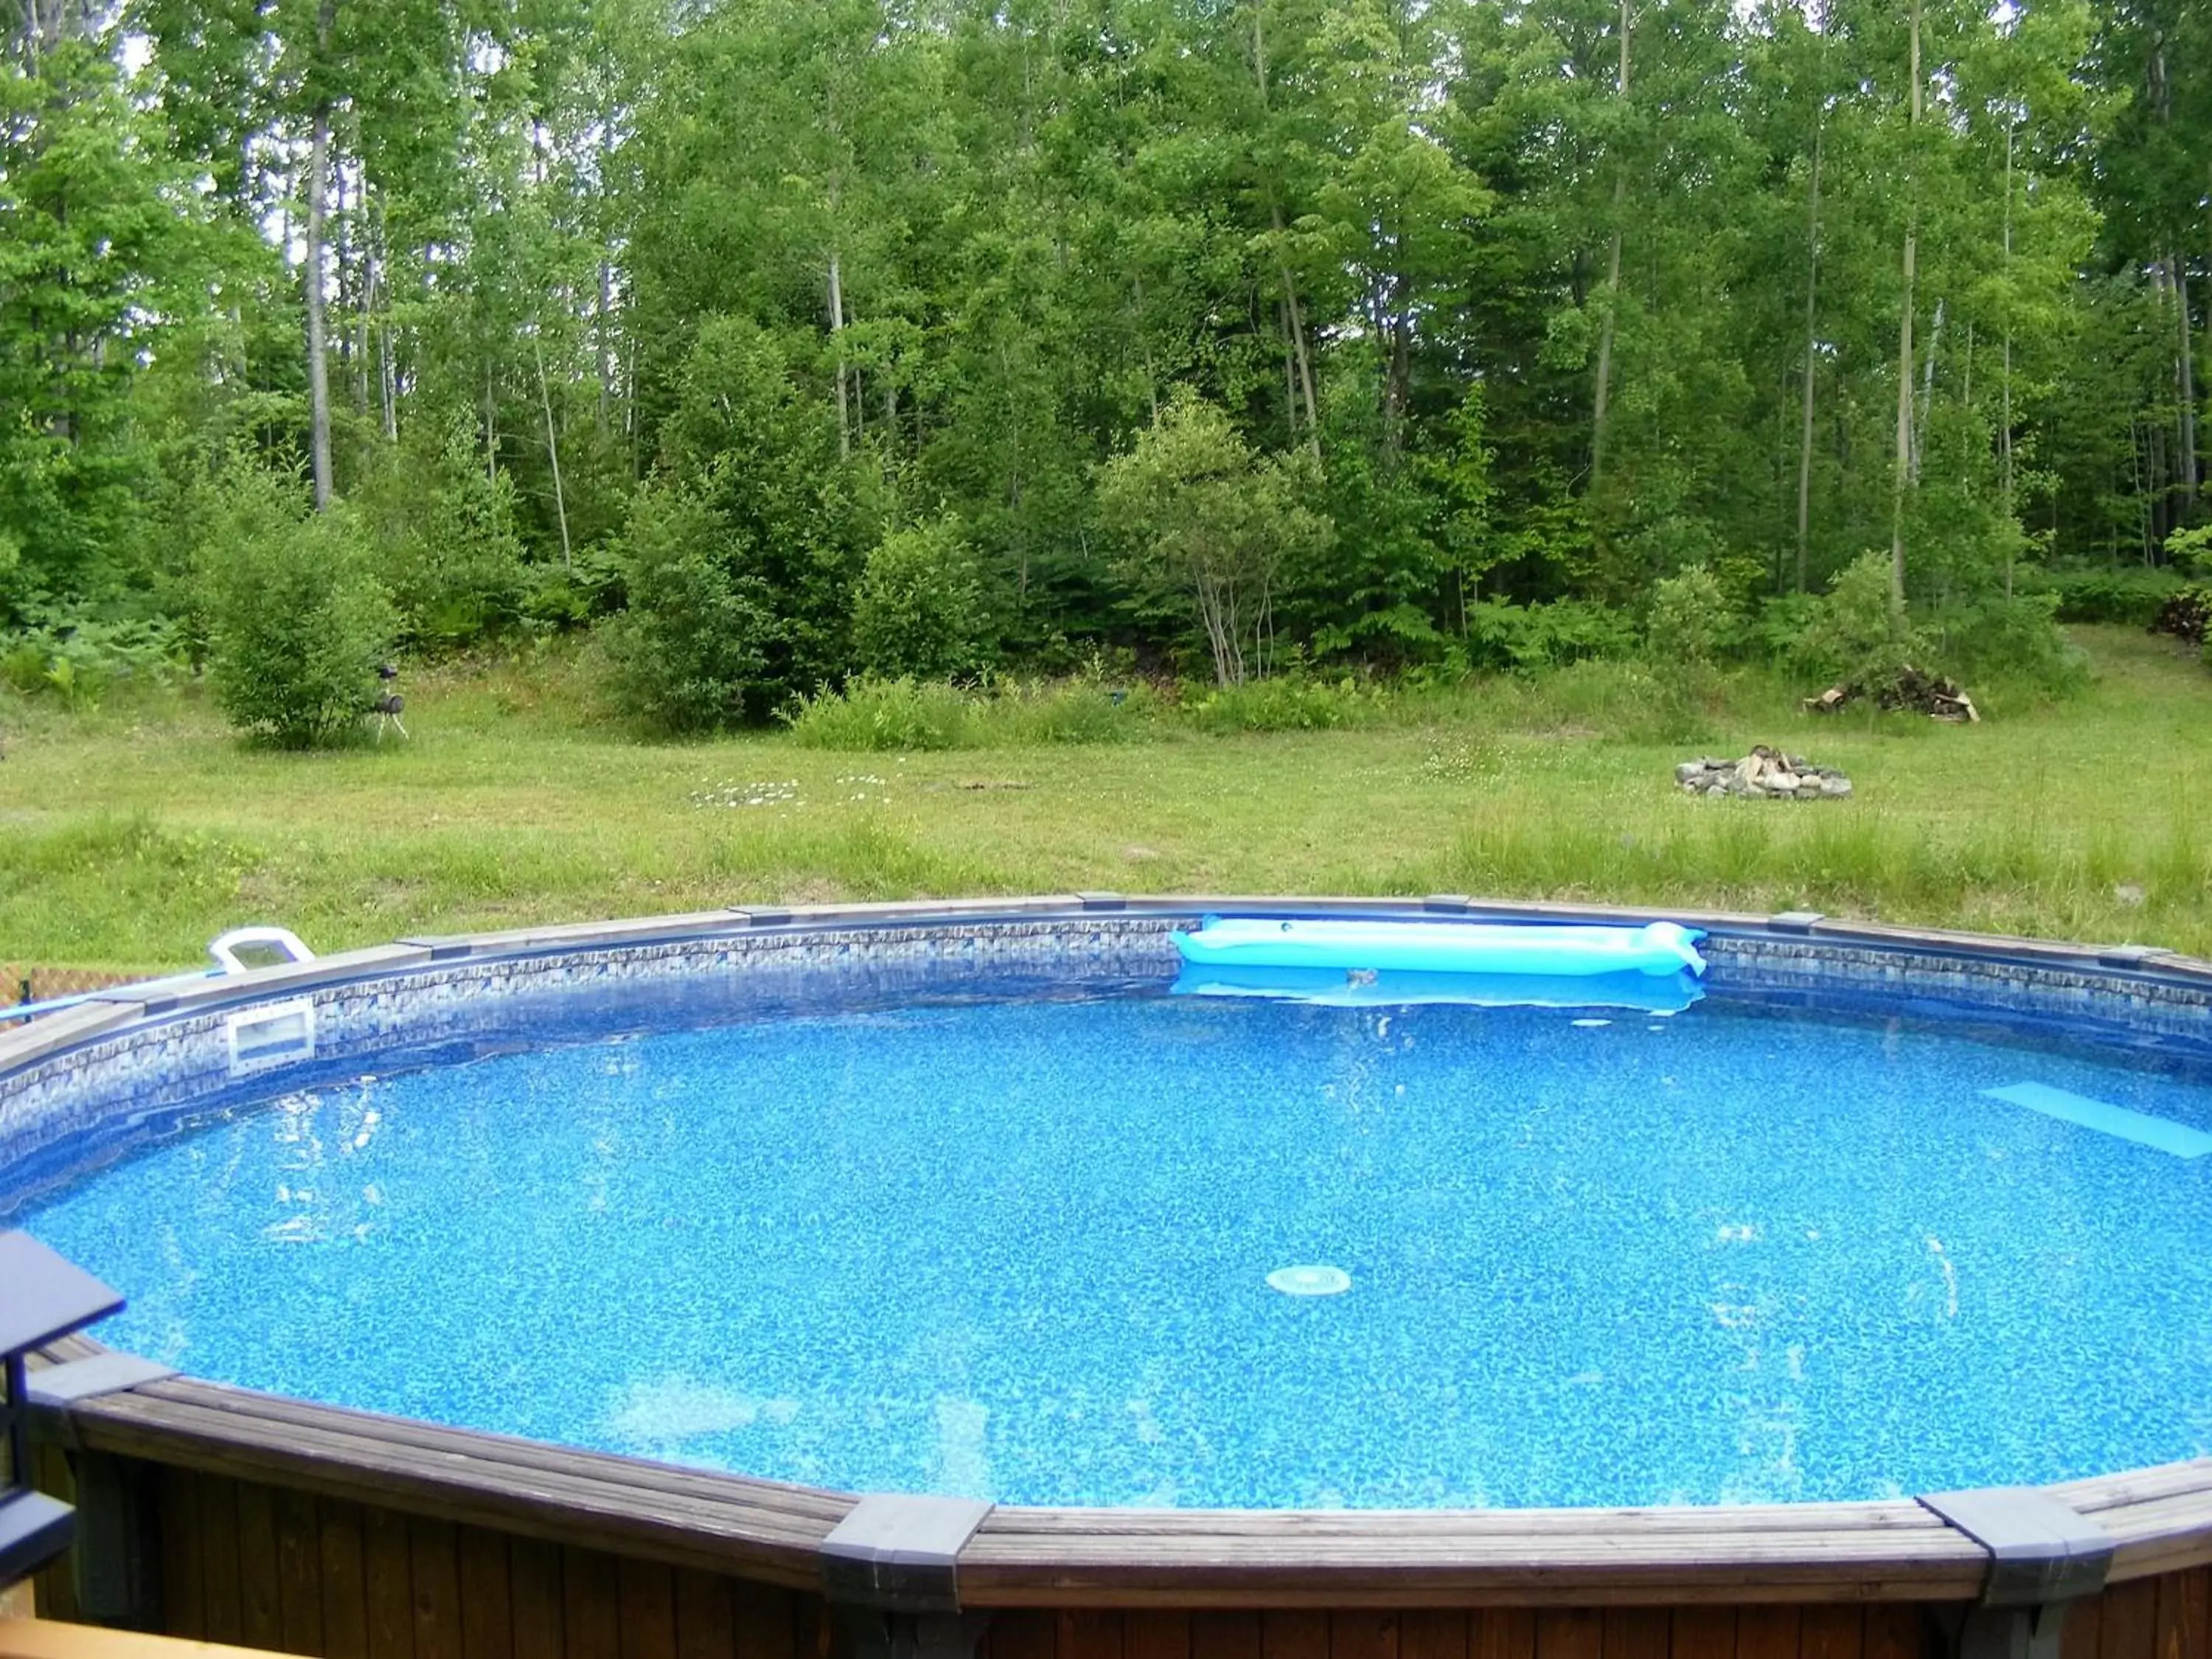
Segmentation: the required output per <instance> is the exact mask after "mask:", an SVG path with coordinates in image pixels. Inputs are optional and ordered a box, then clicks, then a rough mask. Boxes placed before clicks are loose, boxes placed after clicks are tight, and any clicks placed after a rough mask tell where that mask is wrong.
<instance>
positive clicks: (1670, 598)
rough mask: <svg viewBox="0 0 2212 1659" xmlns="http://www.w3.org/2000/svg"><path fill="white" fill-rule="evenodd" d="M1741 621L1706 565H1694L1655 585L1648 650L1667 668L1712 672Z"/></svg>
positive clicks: (1646, 641)
mask: <svg viewBox="0 0 2212 1659" xmlns="http://www.w3.org/2000/svg"><path fill="white" fill-rule="evenodd" d="M1740 621H1741V619H1740V617H1738V615H1737V611H1736V607H1735V603H1734V602H1733V601H1732V600H1731V599H1729V595H1728V592H1727V590H1726V589H1725V588H1723V586H1721V580H1720V578H1719V577H1718V576H1716V575H1715V574H1713V573H1712V572H1711V570H1710V569H1708V568H1706V567H1705V566H1704V565H1702V564H1693V565H1690V566H1688V567H1686V568H1685V569H1683V570H1682V571H1681V572H1680V574H1676V575H1672V576H1668V577H1665V578H1663V579H1662V580H1660V581H1659V582H1658V583H1657V584H1656V585H1655V586H1653V588H1652V590H1651V615H1650V620H1649V621H1648V622H1647V623H1646V624H1645V627H1644V649H1645V650H1646V651H1647V652H1649V653H1650V655H1651V658H1652V659H1653V660H1654V661H1656V662H1658V663H1662V664H1665V665H1669V666H1687V667H1696V668H1709V667H1711V665H1712V663H1713V659H1715V658H1716V657H1717V656H1718V655H1719V654H1720V653H1721V651H1722V649H1723V647H1726V646H1727V645H1728V644H1729V643H1730V642H1731V641H1733V640H1734V638H1735V634H1736V630H1737V629H1738V627H1739V625H1740Z"/></svg>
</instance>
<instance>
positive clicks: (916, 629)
mask: <svg viewBox="0 0 2212 1659" xmlns="http://www.w3.org/2000/svg"><path fill="white" fill-rule="evenodd" d="M983 637H984V617H983V580H982V573H981V568H979V567H978V565H977V564H976V562H975V550H974V549H973V548H971V547H970V546H969V544H968V543H967V542H966V541H965V540H964V539H963V538H962V536H961V533H960V521H959V520H957V519H954V518H950V517H947V518H944V519H939V520H938V521H937V522H936V523H934V524H930V525H923V526H919V527H917V528H915V529H912V530H895V531H893V532H890V534H889V535H887V536H885V537H884V538H883V540H882V541H880V542H878V544H876V546H875V548H874V550H872V551H871V552H870V553H869V555H868V562H867V567H866V569H865V570H864V571H863V572H862V573H861V575H860V590H859V592H858V593H857V594H856V595H855V596H854V603H853V650H854V659H855V660H856V661H857V662H858V663H859V665H860V671H861V672H862V673H864V674H868V675H872V676H874V677H876V678H883V679H896V678H900V677H902V676H910V677H912V678H916V679H925V680H942V679H951V678H954V677H956V676H957V675H962V674H969V673H973V672H974V671H975V670H976V669H978V668H980V667H981V666H982V665H983V662H984V659H985V652H984V649H983Z"/></svg>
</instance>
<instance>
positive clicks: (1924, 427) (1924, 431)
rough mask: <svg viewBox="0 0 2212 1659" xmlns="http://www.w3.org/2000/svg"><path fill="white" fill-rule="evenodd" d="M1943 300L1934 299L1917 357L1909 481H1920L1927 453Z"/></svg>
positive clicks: (1934, 405)
mask: <svg viewBox="0 0 2212 1659" xmlns="http://www.w3.org/2000/svg"><path fill="white" fill-rule="evenodd" d="M1943 312H1944V305H1943V301H1941V300H1938V301H1936V314H1935V315H1934V316H1933V317H1932V318H1930V319H1929V323H1928V349H1927V350H1926V351H1925V352H1923V354H1922V355H1921V359H1920V397H1919V400H1918V401H1917V403H1916V404H1914V406H1913V410H1912V482H1913V483H1919V482H1920V464H1921V461H1922V459H1923V457H1925V456H1926V455H1927V453H1928V422H1929V415H1930V412H1931V411H1932V410H1934V409H1935V407H1936V358H1937V356H1940V355H1941V354H1942V349H1943Z"/></svg>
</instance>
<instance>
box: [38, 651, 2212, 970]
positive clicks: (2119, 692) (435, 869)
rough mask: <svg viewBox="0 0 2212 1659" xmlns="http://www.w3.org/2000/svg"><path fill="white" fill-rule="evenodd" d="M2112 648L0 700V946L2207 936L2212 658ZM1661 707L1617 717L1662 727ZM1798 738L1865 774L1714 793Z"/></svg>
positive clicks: (1801, 745)
mask: <svg viewBox="0 0 2212 1659" xmlns="http://www.w3.org/2000/svg"><path fill="white" fill-rule="evenodd" d="M2080 637H2081V640H2082V642H2083V643H2084V644H2085V645H2086V646H2087V647H2088V648H2089V649H2090V651H2091V653H2092V654H2093V659H2094V661H2095V663H2096V665H2097V680H2096V684H2095V685H2094V687H2093V689H2092V690H2090V691H2089V692H2087V694H2085V695H2084V696H2081V697H2079V698H2076V699H2074V700H2073V701H2070V702H2065V703H2062V704H2057V705H2055V706H2051V707H2045V708H2027V709H2022V710H2020V711H2018V712H2016V713H2010V714H2004V713H2000V714H1997V715H1995V716H1993V717H1992V718H1990V720H1987V721H1985V722H1984V724H1983V725H1981V726H1973V727H1947V726H1936V725H1935V724H1934V723H1932V722H1929V721H1926V720H1913V719H1903V718H1890V719H1883V720H1873V719H1870V718H1863V717H1856V716H1847V717H1845V718H1844V719H1843V720H1836V721H1830V720H1812V719H1808V717H1805V716H1802V715H1800V714H1796V712H1795V709H1794V706H1793V705H1792V704H1791V703H1790V702H1789V701H1787V700H1786V698H1785V697H1784V696H1782V695H1781V694H1780V693H1779V692H1778V691H1776V690H1772V689H1771V688H1762V689H1761V690H1759V692H1758V693H1757V694H1756V695H1753V693H1752V692H1750V691H1749V690H1744V691H1741V692H1739V693H1738V694H1737V696H1735V698H1734V700H1733V701H1732V702H1730V703H1729V706H1727V707H1725V708H1721V709H1719V710H1717V711H1716V712H1714V713H1712V714H1711V715H1710V716H1709V717H1708V719H1707V720H1706V721H1705V727H1706V729H1705V730H1704V731H1703V732H1682V733H1680V734H1679V735H1678V736H1677V737H1676V738H1675V739H1674V740H1671V741H1659V740H1657V739H1656V737H1654V736H1653V735H1652V734H1651V733H1650V731H1649V722H1638V721H1637V720H1633V719H1632V718H1626V714H1627V713H1631V712H1632V711H1622V710H1620V708H1619V707H1618V703H1619V700H1618V699H1616V708H1615V714H1619V715H1620V716H1621V717H1620V718H1615V717H1614V715H1613V714H1607V713H1606V712H1604V711H1603V710H1600V711H1599V712H1598V713H1596V714H1589V713H1588V712H1587V711H1583V713H1582V714H1577V710H1576V709H1575V708H1573V707H1572V705H1571V702H1563V701H1562V699H1561V698H1560V697H1559V696H1550V695H1546V694H1543V693H1541V692H1539V693H1535V694H1532V693H1531V692H1529V691H1528V689H1527V688H1525V687H1520V686H1516V685H1513V684H1497V685H1491V686H1486V687H1476V688H1473V689H1470V690H1468V691H1465V692H1462V693H1457V694H1453V695H1451V696H1445V697H1438V698H1435V699H1430V700H1425V701H1408V702H1407V703H1406V704H1405V705H1404V706H1402V707H1401V708H1398V709H1396V710H1395V712H1394V713H1393V714H1392V715H1391V716H1390V717H1389V719H1388V720H1386V721H1384V722H1383V723H1382V724H1378V725H1374V726H1367V727H1364V728H1361V729H1357V730H1338V731H1330V732H1297V733H1287V734H1271V735H1252V736H1243V737H1200V736H1193V735H1188V734H1179V733H1169V734H1165V735H1163V736H1161V737H1159V738H1157V739H1154V740H1148V741H1144V742H1138V743H1128V744H1110V745H1097V746H1086V747H1023V748H1013V747H1007V748H994V749H979V750H957V751H951V752H946V753H937V754H922V755H912V756H907V757H899V756H895V755H852V754H836V753H824V752H822V751H818V750H806V749H802V748H799V747H798V746H796V745H795V744H793V743H792V742H791V741H790V740H789V739H788V738H786V737H783V736H781V735H763V736H758V737H748V738H733V739H727V740H723V741H719V742H714V743H702V744H646V743H640V742H636V741H634V740H632V739H630V738H627V737H625V736H623V734H622V733H621V732H618V731H617V730H614V729H612V728H611V727H609V726H605V725H603V724H597V723H594V722H592V721H591V720H587V719H586V718H585V717H584V716H583V715H582V714H580V713H579V712H578V710H577V708H576V706H575V702H574V698H573V696H572V695H571V694H572V692H573V691H574V685H573V683H572V681H571V680H570V679H569V678H567V677H566V676H565V675H564V674H563V673H562V672H560V671H537V672H524V671H515V670H501V671H477V672H472V673H470V674H466V675H464V674H462V673H460V672H459V671H449V672H446V673H442V674H424V675H415V676H410V684H409V685H408V688H407V689H408V694H409V707H408V714H407V720H408V724H409V726H410V729H411V730H412V732H413V733H414V736H413V738H412V740H411V741H409V742H406V743H404V744H403V743H398V742H394V743H388V744H384V745H381V746H364V747H362V748H359V749H355V750H347V751H344V752H341V753H337V754H329V755H311V756H297V755H283V754H276V753H269V752H264V751H257V750H248V749H244V748H241V747H240V745H239V744H237V743H236V742H235V741H234V739H233V738H231V737H230V736H229V735H228V733H227V732H225V731H224V729H223V727H222V725H221V723H220V721H219V720H218V719H217V718H216V714H215V713H214V711H213V710H212V708H210V707H209V706H208V705H207V704H206V702H204V701H203V700H202V699H200V698H199V697H197V696H184V695H179V696H168V697H164V698H161V699H160V700H158V701H155V702H137V703H126V702H124V701H122V700H119V699H118V700H116V701H114V702H111V704H110V705H109V706H108V707H106V708H103V709H102V710H100V711H99V712H97V713H94V714H78V715H67V714H62V713H60V712H59V711H58V709H56V708H54V707H53V706H52V704H51V703H38V704H27V703H23V702H0V730H4V732H5V737H6V744H7V750H6V759H5V761H4V762H0V963H21V964H38V965H40V966H46V967H82V968H94V967H112V968H118V969H160V968H168V967H176V966H181V965H185V964H189V963H197V961H198V960H200V957H201V952H202V950H203V948H204V945H205V944H206V941H207V940H208V939H210V937H212V936H213V935H214V934H216V933H219V932H221V931H222V930H223V929H224V928H226V927H234V926H236V925H239V924H240V923H244V922H248V921H274V922H281V923H283V924H285V925H287V926H289V927H294V928H295V929H296V930H297V931H299V932H300V933H301V934H302V935H304V936H305V937H306V939H307V941H308V942H309V943H310V944H312V945H315V946H316V947H317V948H318V949H320V950H335V949H338V948H341V947H343V946H347V945H362V944H370V943H374V942H377V941H380V940H383V939H389V938H392V936H394V935H396V934H398V933H407V932H412V931H416V930H431V931H459V930H462V929H468V928H478V927H500V926H511V925H514V924H517V923H520V922H525V921H556V920H562V921H574V920H582V919H586V918H591V917H599V916H609V915H631V914H641V913H646V912H652V911H659V910H682V909H694V908H705V907H708V906H713V905H719V904H730V903H738V902H745V901H748V900H750V901H782V902H808V901H821V900H826V899H832V898H838V897H848V896H850V897H864V898H908V897H917V896H931V895H945V894H961V893H1018V892H1062V891H1066V890H1071V889H1074V888H1079V887H1084V888H1092V887H1096V888H1112V889H1118V890H1124V891H1157V892H1253V893H1259V892H1267V893H1302V892H1311V893H1319V892H1346V893H1377V894H1385V893H1387V894H1419V893H1425V892H1437V891H1453V892H1468V893H1474V894H1477V895H1486V896H1553V897H1572V898H1581V899H1594V900H1612V901H1620V902H1645V903H1662V904H1668V903H1679V904H1681V905H1685V906H1692V905H1696V906H1713V907H1727V908H1747V909H1758V910H1766V909H1784V908H1797V907H1806V908H1815V909H1820V910H1824V911H1826V912H1827V913H1829V914H1831V915H1851V916H1862V917H1880V918H1882V919H1885V920H1891V921H1914V922H1921V923H1933V924H1944V925H1952V926H1959V927H1973V928H1979V929H1985V930H1990V931H1997V932H2015V933H2040V934H2045V935H2051V936H2061V937H2069V938H2081V939H2094V940H2098V941H2102V942H2118V941H2122V940H2133V941H2138V942H2143V943H2150V944H2158V945H2170V946H2173V947H2176V948H2179V949H2183V950H2187V951H2195V952H2197V953H2200V954H2212V886H2208V880H2212V839H2208V837H2207V836H2206V834H2205V833H2204V826H2203V806H2204V801H2203V796H2202V793H2201V791H2202V789H2203V783H2204V781H2205V780H2206V779H2207V778H2208V776H2212V675H2208V674H2207V673H2206V672H2205V671H2204V670H2203V668H2202V667H2201V666H2200V665H2198V664H2197V660H2196V659H2195V657H2194V656H2193V655H2192V654H2190V653H2185V652H2184V651H2183V650H2181V649H2180V648H2179V647H2176V646H2175V645H2173V643H2172V642H2171V641H2160V640H2154V639H2148V638H2146V637H2144V636H2142V635H2137V634H2134V633H2132V632H2130V631H2127V630H2122V629H2089V630H2083V631H2082V633H2081V635H2080ZM1639 726H1641V727H1642V728H1643V730H1642V732H1641V733H1640V734H1639V735H1633V736H1630V735H1622V733H1623V732H1638V728H1639ZM1757 741H1765V742H1771V743H1775V744H1780V745H1782V746H1784V747H1786V748H1788V749H1790V750H1792V751H1796V752H1803V753H1806V754H1808V755H1809V756H1810V757H1811V758H1812V759H1813V760H1814V761H1815V762H1816V763H1820V764H1824V765H1837V766H1841V767H1842V768H1844V769H1845V770H1846V771H1848V772H1849V773H1850V775H1851V777H1852V779H1853V780H1854V781H1855V783H1856V785H1857V798H1856V799H1852V800H1850V801H1845V802H1819V803H1813V802H1805V803H1797V802H1780V801H1737V800H1711V801H1709V800H1704V799H1692V798H1689V797H1686V796H1683V795H1681V794H1680V793H1677V792H1676V791H1675V790H1674V787H1673V785H1672V780H1673V773H1672V767H1673V763H1674V762H1675V761H1677V760H1680V759H1683V758H1686V757H1689V756H1691V755H1693V754H1696V753H1699V752H1700V751H1704V752H1710V753H1714V754H1729V755H1735V754H1740V753H1741V752H1742V751H1743V750H1745V749H1746V748H1747V747H1748V746H1749V745H1750V744H1752V743H1753V742H1757Z"/></svg>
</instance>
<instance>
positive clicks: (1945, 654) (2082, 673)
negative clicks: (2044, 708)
mask: <svg viewBox="0 0 2212 1659" xmlns="http://www.w3.org/2000/svg"><path fill="white" fill-rule="evenodd" d="M2061 603H2062V600H2061V598H2060V596H2059V595H2058V594H2057V593H2019V594H2016V595H2015V597H2014V598H2012V599H2004V598H2003V597H2002V596H2001V595H1991V596H1990V597H1989V598H1987V599H1980V600H1978V601H1976V602H1974V603H1972V604H1968V605H1954V606H1952V607H1950V608H1948V609H1947V610H1943V611H1937V612H1936V614H1935V616H1934V617H1932V618H1931V619H1930V621H1929V632H1930V633H1931V634H1932V635H1934V636H1935V640H1936V652H1937V654H1938V656H1939V657H1940V658H1941V659H1942V662H1943V663H1944V665H1946V667H1948V669H1949V670H1950V671H1952V672H1954V673H1956V674H1958V675H1960V677H1961V678H1965V679H1966V681H1967V682H1968V683H1969V684H1971V685H1972V687H1973V688H1974V689H1975V694H1976V698H1977V701H1980V699H1981V696H1982V694H1983V692H1984V690H1985V689H1986V688H1988V687H1989V686H1991V685H1996V686H1998V687H2001V688H2004V689H2007V690H2014V691H2018V692H2024V693H2027V694H2029V695H2032V696H2069V695H2071V694H2073V693H2075V692H2078V691H2080V690H2081V689H2082V687H2083V686H2084V685H2085V684H2087V681H2088V661H2087V658H2085V657H2084V656H2083V655H2082V654H2081V651H2080V649H2079V648H2078V647H2075V646H2073V645H2071V644H2069V643H2068V641H2067V639H2066V636H2065V635H2063V633H2061V632H2060V631H2059V629H2058V623H2057V617H2058V615H2059V606H2060V605H2061ZM2116 620H2117V619H2116Z"/></svg>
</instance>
